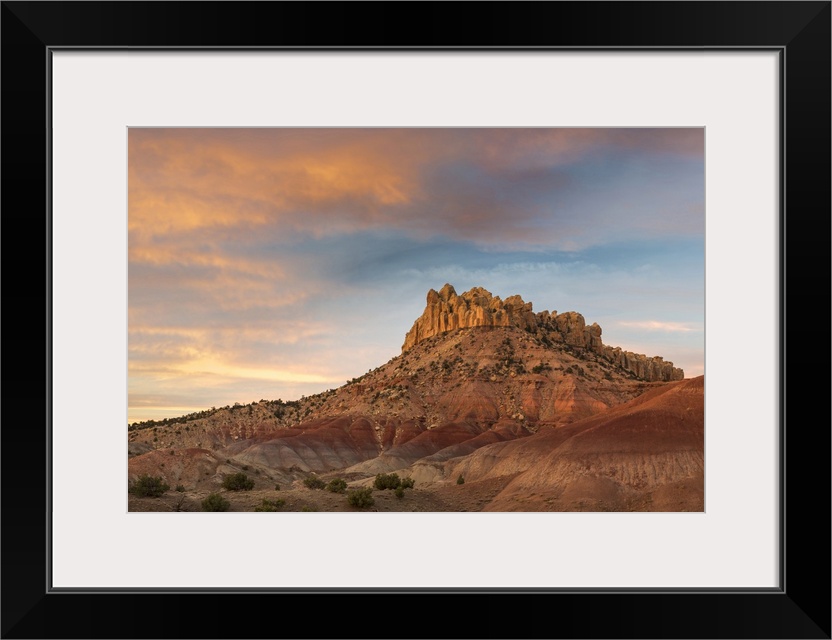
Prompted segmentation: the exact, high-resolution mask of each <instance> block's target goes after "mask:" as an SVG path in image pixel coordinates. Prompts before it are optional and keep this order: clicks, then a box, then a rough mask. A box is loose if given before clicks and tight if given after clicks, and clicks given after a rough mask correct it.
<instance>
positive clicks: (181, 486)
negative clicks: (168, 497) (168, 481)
mask: <svg viewBox="0 0 832 640" xmlns="http://www.w3.org/2000/svg"><path fill="white" fill-rule="evenodd" d="M176 490H177V491H178V492H179V493H185V485H184V484H178V485H176Z"/></svg>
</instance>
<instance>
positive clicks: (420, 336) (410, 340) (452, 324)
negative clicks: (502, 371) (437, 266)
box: [402, 284, 685, 382]
mask: <svg viewBox="0 0 832 640" xmlns="http://www.w3.org/2000/svg"><path fill="white" fill-rule="evenodd" d="M469 327H518V328H520V329H524V330H526V331H528V332H529V333H532V334H535V335H537V337H538V338H540V339H541V340H542V341H543V342H544V343H547V344H554V343H562V344H566V345H570V346H572V347H576V348H578V349H585V350H588V351H592V352H594V353H597V354H598V355H600V356H602V357H603V358H605V359H606V360H608V361H609V362H611V363H612V364H614V365H617V366H620V367H621V368H622V369H625V370H626V371H630V372H632V373H633V374H634V375H636V376H637V377H639V378H641V379H643V380H648V381H665V382H667V381H671V380H681V379H682V378H684V377H685V374H684V371H682V369H679V368H677V367H674V366H673V363H672V362H666V361H665V360H664V359H663V358H661V357H658V356H655V357H649V356H645V355H642V354H638V353H632V352H630V351H624V350H622V349H621V348H619V347H609V346H606V345H604V344H603V342H602V341H601V327H599V326H598V324H596V323H593V324H591V325H589V326H587V324H586V322H585V320H584V317H583V316H582V315H581V314H580V313H577V312H575V311H567V312H565V313H557V311H551V312H549V311H541V312H539V313H535V312H534V311H532V303H531V302H524V301H523V299H522V298H521V297H520V296H517V295H515V296H510V297H508V298H506V299H505V300H501V299H500V297H499V296H494V295H492V294H491V292H489V291H487V290H486V289H483V288H482V287H474V288H473V289H470V290H469V291H466V292H465V293H463V294H462V295H458V294H457V292H456V290H455V289H454V288H453V287H452V286H451V285H450V284H446V285H445V286H444V287H442V288H441V289H440V290H439V291H435V290H434V289H431V290H430V291H428V295H427V305H426V306H425V311H424V313H422V315H421V317H420V318H418V319H417V320H416V322H415V323H414V324H413V327H412V328H411V329H410V331H408V332H407V335H406V336H405V339H404V344H403V345H402V352H404V351H407V350H408V349H410V348H411V347H413V346H414V345H417V344H419V343H420V342H422V341H423V340H427V339H428V338H432V337H433V336H436V335H439V334H442V333H446V332H448V331H453V330H454V329H465V328H469Z"/></svg>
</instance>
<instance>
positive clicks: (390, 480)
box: [373, 473, 402, 491]
mask: <svg viewBox="0 0 832 640" xmlns="http://www.w3.org/2000/svg"><path fill="white" fill-rule="evenodd" d="M401 483H402V481H401V478H399V474H397V473H389V474H388V473H379V474H378V475H377V476H376V479H375V481H374V482H373V486H374V487H375V488H376V489H378V490H379V491H384V490H385V489H395V488H396V487H398V486H399V485H400V484H401Z"/></svg>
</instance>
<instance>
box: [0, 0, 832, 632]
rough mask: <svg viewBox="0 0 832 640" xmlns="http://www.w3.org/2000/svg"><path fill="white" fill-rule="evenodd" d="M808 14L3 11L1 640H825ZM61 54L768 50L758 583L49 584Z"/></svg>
mask: <svg viewBox="0 0 832 640" xmlns="http://www.w3.org/2000/svg"><path fill="white" fill-rule="evenodd" d="M830 15H831V14H830V2H828V1H823V2H756V1H751V2H644V3H642V2H540V3H524V2H516V3H499V2H497V3H455V2H440V3H406V2H404V3H366V4H365V3H357V2H356V3H354V2H343V3H293V2H228V3H226V2H3V3H2V14H0V20H2V32H1V33H0V37H2V40H1V41H0V42H1V44H2V156H1V159H2V169H3V174H2V195H1V197H2V200H1V201H0V202H1V204H2V231H3V233H2V266H3V271H2V296H3V306H4V311H5V313H4V314H3V318H2V320H3V322H2V338H3V346H4V347H5V349H4V353H3V358H2V380H3V385H2V399H3V403H2V418H3V421H2V427H3V428H2V432H0V438H2V449H0V455H1V456H2V485H0V491H2V494H1V496H2V500H0V509H2V516H3V517H2V543H1V544H2V546H1V547H0V552H2V561H1V562H0V572H1V573H2V577H1V580H2V583H1V584H2V603H1V604H2V610H1V611H0V614H2V616H1V619H2V629H1V631H2V637H3V638H81V637H83V638H104V637H109V638H114V637H137V638H156V637H160V638H161V637H179V638H191V637H197V638H231V637H241V638H253V637H440V636H448V637H450V636H457V637H505V638H509V637H514V638H524V637H529V638H530V637H573V638H601V637H604V638H638V637H640V638H829V637H830V632H831V630H832V624H831V622H830V596H831V595H832V594H831V593H830V510H829V507H830V429H829V425H830V420H829V418H830V415H829V402H828V398H829V389H830V384H829V383H830V379H829V371H830V367H829V364H828V362H827V357H828V354H829V353H830V349H829V346H830V345H829V331H828V327H829V326H830V297H829V292H830V210H831V208H832V207H831V206H830V77H831V76H832V74H831V73H830ZM68 47H72V48H87V49H104V50H106V49H109V48H117V49H124V48H129V47H142V48H183V49H189V50H208V49H213V48H217V47H224V48H231V49H236V48H241V49H242V48H251V47H253V48H259V47H272V48H281V49H291V48H335V49H338V48H345V49H347V48H348V49H356V48H357V49H385V48H409V49H413V50H422V49H425V48H440V49H457V48H461V49H466V50H472V51H477V50H490V49H493V48H501V49H517V50H523V49H526V48H530V47H540V48H559V49H563V48H580V49H585V48H589V49H594V48H603V49H611V50H626V51H632V50H639V49H644V50H661V49H675V48H687V49H694V50H703V51H707V50H729V49H730V50H759V49H766V50H774V51H778V52H779V56H780V65H781V66H780V70H781V78H782V79H783V80H784V82H783V85H782V91H781V98H780V99H781V114H782V115H781V118H782V120H781V132H780V140H781V185H782V186H783V187H784V189H781V228H780V232H781V238H782V239H783V243H782V245H781V256H780V258H781V259H780V265H781V268H780V276H781V309H780V314H781V315H780V321H781V322H780V326H781V343H780V362H781V363H782V366H783V371H782V375H781V382H780V386H781V388H780V394H781V402H780V407H781V416H780V422H781V441H780V444H781V452H782V459H781V471H782V472H781V484H780V490H781V505H782V508H781V514H782V517H781V523H780V532H781V540H782V554H781V559H780V575H781V582H780V587H779V588H777V589H771V590H768V589H761V590H752V591H749V590H731V589H723V590H709V589H708V590H698V589H693V588H691V589H681V590H680V589H676V590H673V591H663V590H653V591H646V590H637V591H629V590H626V589H622V590H606V591H605V590H592V589H585V590H574V591H569V590H565V591H558V592H546V591H511V590H504V591H500V590H485V591H467V592H466V591H451V590H445V591H440V590H416V589H413V590H404V591H402V592H395V593H394V592H391V591H374V590H353V591H346V592H328V591H322V590H309V592H307V593H301V592H281V593H271V592H257V591H243V592H236V591H232V590H228V591H222V590H216V589H214V590H207V591H205V592H196V593H194V592H155V591H153V590H147V591H146V592H141V591H139V590H134V591H131V592H119V593H114V592H107V591H106V590H103V589H102V590H98V591H88V592H75V593H57V592H55V591H53V590H52V589H51V588H50V585H49V577H48V576H49V563H48V554H47V545H48V532H49V525H50V517H49V504H50V503H49V495H50V494H49V491H48V488H49V486H50V483H51V482H54V481H55V479H53V478H52V476H51V465H50V459H49V456H48V451H49V448H48V438H49V429H50V426H51V414H50V405H49V398H50V397H51V395H50V394H51V383H52V381H51V379H50V371H49V362H50V360H49V358H50V351H49V336H50V335H51V333H50V331H51V324H50V322H51V317H50V308H49V301H50V300H51V291H50V288H49V283H50V279H49V271H48V265H49V256H50V236H49V230H50V217H49V211H50V190H49V185H50V173H49V167H50V163H49V159H50V147H49V142H50V138H49V135H48V134H49V125H50V115H51V113H50V110H49V104H48V95H49V93H48V92H49V82H50V75H49V71H50V56H51V51H54V50H57V49H60V48H68ZM807 283H810V284H809V286H807ZM789 309H791V313H789ZM741 332H742V328H741V327H738V333H740V334H741ZM787 347H788V348H787ZM738 372H739V373H738V375H741V364H740V366H738ZM789 374H791V375H789ZM787 383H790V384H787ZM761 393H764V392H761ZM82 422H83V417H81V416H79V425H80V424H81V423H82ZM737 472H738V473H741V472H742V469H741V468H738V470H737ZM243 596H245V597H243ZM310 603H311V606H312V607H313V610H314V611H317V613H316V615H315V616H314V618H312V619H310V618H308V617H307V616H306V615H304V614H303V611H304V609H302V608H300V606H301V605H302V606H303V607H308V606H310ZM379 612H390V614H391V615H392V616H393V617H394V618H395V619H398V620H400V621H401V625H400V626H398V627H397V628H389V627H386V626H385V625H384V624H383V623H381V620H384V619H385V617H381V618H380V617H379V615H378V614H379ZM449 620H450V621H451V622H450V626H448V622H447V621H449Z"/></svg>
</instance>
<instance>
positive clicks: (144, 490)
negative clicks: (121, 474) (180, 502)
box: [128, 474, 170, 498]
mask: <svg viewBox="0 0 832 640" xmlns="http://www.w3.org/2000/svg"><path fill="white" fill-rule="evenodd" d="M168 489H170V485H169V484H167V483H166V482H165V481H164V478H162V477H161V476H149V475H147V474H144V475H141V476H139V479H138V480H136V481H135V482H134V483H133V485H132V486H131V487H130V489H128V491H129V492H130V493H132V494H133V495H134V496H139V497H140V498H158V497H159V496H160V495H162V494H163V493H164V492H165V491H167V490H168Z"/></svg>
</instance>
